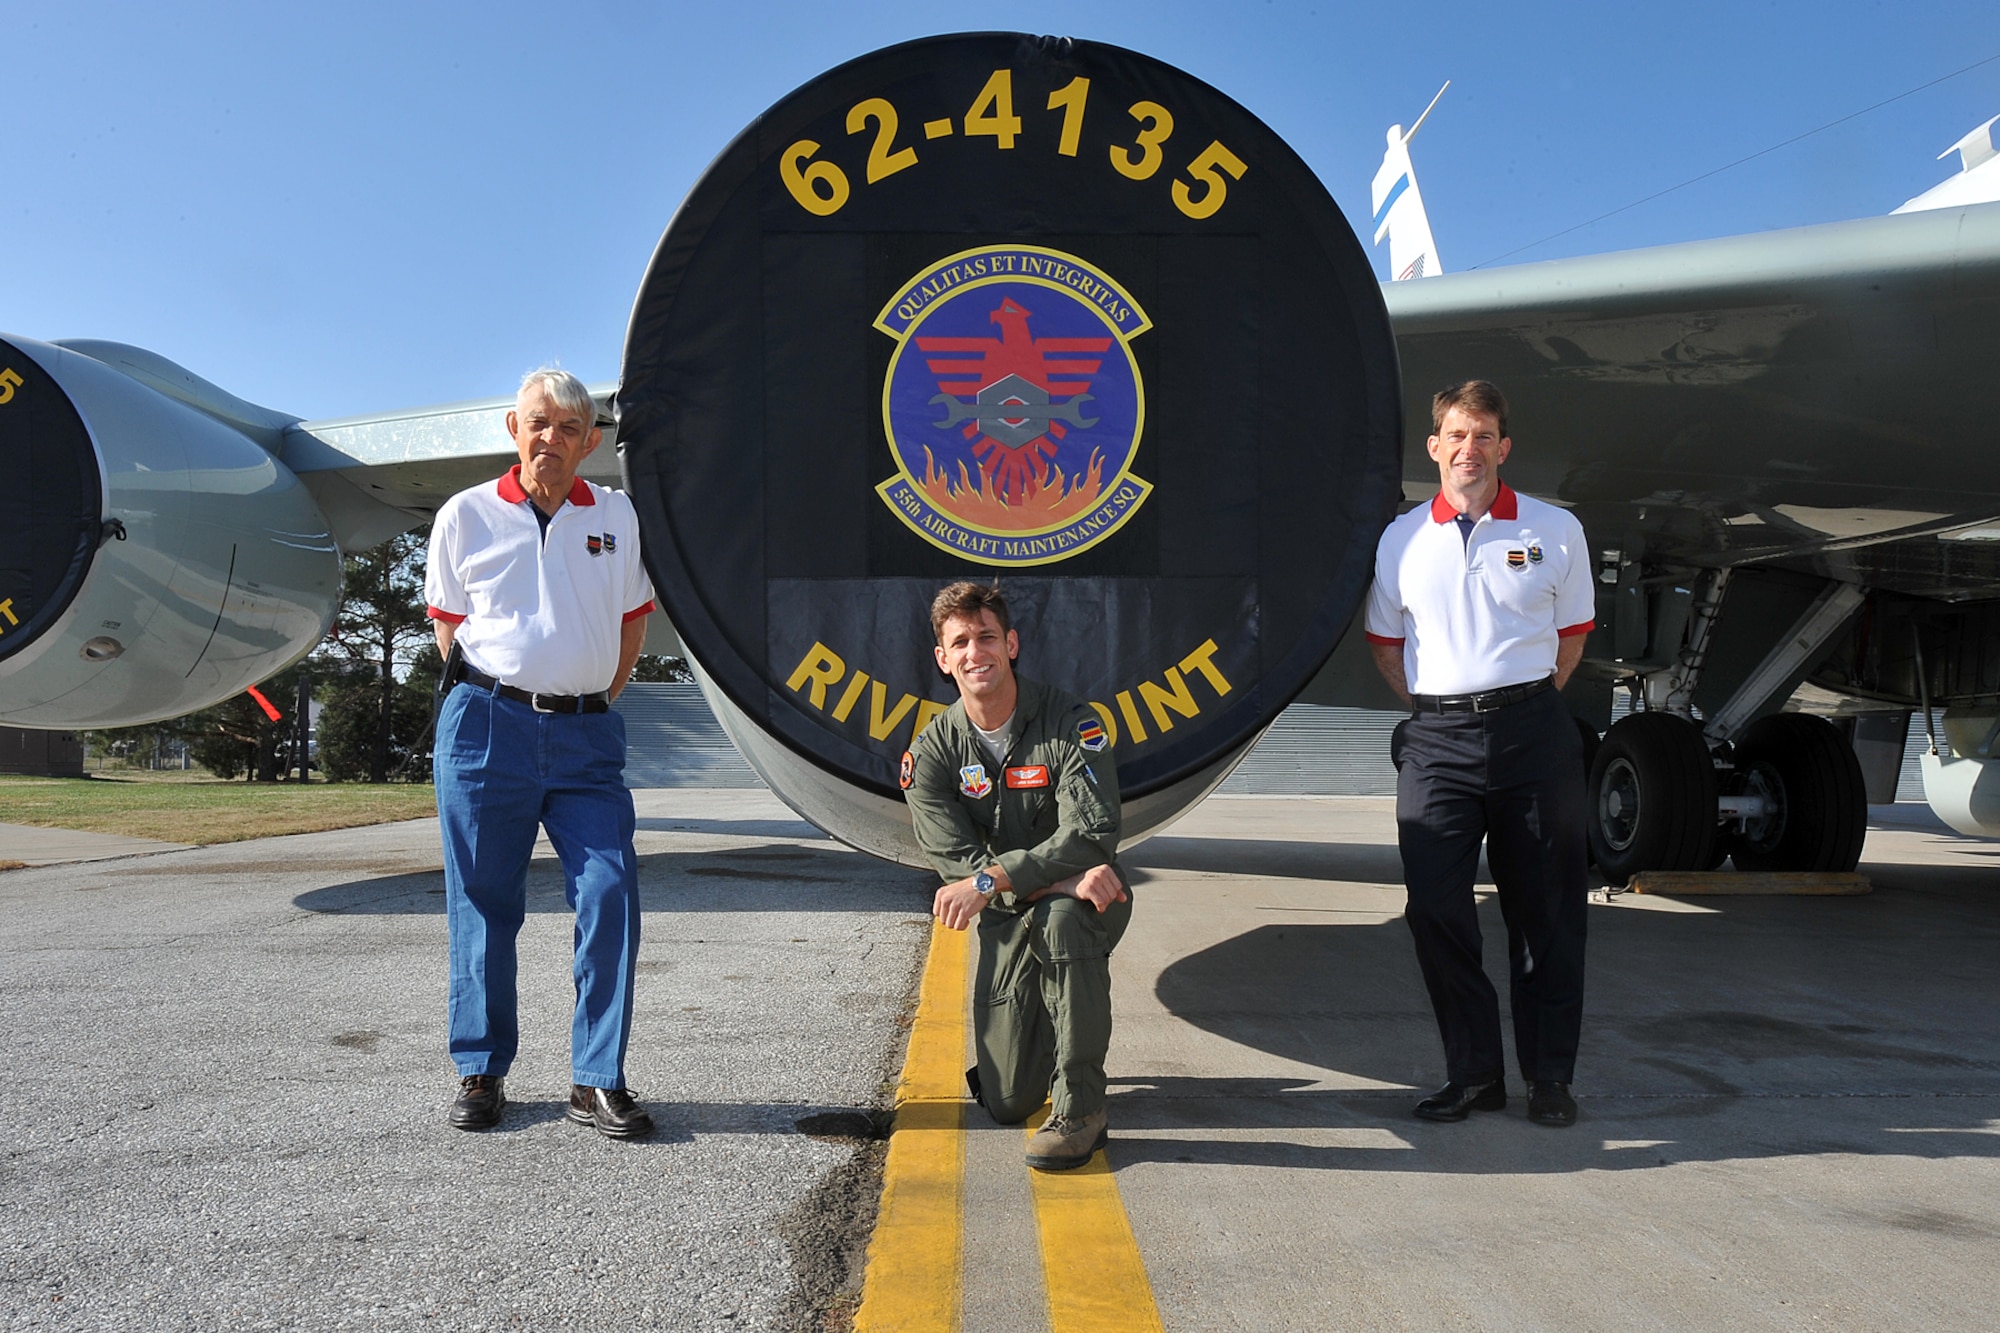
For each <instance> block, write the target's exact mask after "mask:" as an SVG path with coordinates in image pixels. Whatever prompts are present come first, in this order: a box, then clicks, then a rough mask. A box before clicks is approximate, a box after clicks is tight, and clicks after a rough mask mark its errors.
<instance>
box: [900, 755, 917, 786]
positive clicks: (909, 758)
mask: <svg viewBox="0 0 2000 1333" xmlns="http://www.w3.org/2000/svg"><path fill="white" fill-rule="evenodd" d="M916 780H917V756H916V755H914V754H912V753H911V752H910V751H908V750H905V751H903V766H902V767H901V768H900V769H898V770H897V772H896V785H897V786H899V787H901V788H902V789H903V790H904V791H908V790H909V789H910V784H911V783H912V782H915V781H916Z"/></svg>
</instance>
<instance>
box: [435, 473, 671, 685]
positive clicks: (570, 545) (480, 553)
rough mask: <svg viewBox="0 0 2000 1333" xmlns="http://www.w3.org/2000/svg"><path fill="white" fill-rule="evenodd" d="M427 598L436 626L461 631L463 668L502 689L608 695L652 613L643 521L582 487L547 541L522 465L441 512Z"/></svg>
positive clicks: (626, 501)
mask: <svg viewBox="0 0 2000 1333" xmlns="http://www.w3.org/2000/svg"><path fill="white" fill-rule="evenodd" d="M424 598H425V600H426V601H428V602H429V603H430V616H431V618H432V619H433V620H443V621H448V622H450V623H451V624H454V625H457V626H458V634H457V637H456V640H455V641H456V642H457V643H459V644H462V645H463V646H464V648H465V660H466V661H467V662H468V663H470V664H471V665H472V666H474V667H476V668H478V669H479V670H481V671H483V672H485V673H486V674H487V675H489V676H492V677H494V678H495V679H496V680H499V681H500V682H502V683H503V684H507V685H513V686H517V687H519V688H520V689H524V690H531V691H533V692H535V693H537V694H595V693H596V692H598V691H599V690H603V689H608V688H609V687H610V685H611V677H612V675H613V673H615V672H616V671H617V670H618V646H619V639H620V637H621V631H622V627H623V625H624V624H625V622H627V621H630V620H636V619H638V618H639V617H640V616H643V615H645V614H646V613H647V612H649V611H651V610H652V609H653V587H652V584H651V582H650V581H649V580H648V579H647V577H646V567H645V565H644V564H642V563H641V562H640V559H639V516H638V513H637V511H635V510H634V509H633V508H632V501H631V499H630V498H629V497H627V496H626V495H625V494H624V493H623V492H621V491H614V490H608V489H606V488H605V487H603V486H593V485H592V484H591V483H589V482H587V481H585V480H584V479H583V478H581V477H578V478H577V479H576V481H575V482H574V483H573V484H572V485H571V486H570V489H569V496H568V498H566V499H565V500H564V501H563V504H562V507H561V508H560V509H558V510H556V512H555V516H554V517H552V518H551V519H550V520H549V526H548V531H547V533H546V534H545V533H544V532H543V531H542V525H541V523H540V521H539V520H537V519H536V517H535V502H534V501H533V500H530V499H529V498H528V493H527V492H526V491H524V490H522V489H521V468H520V465H519V464H516V465H515V466H514V467H513V468H511V469H509V470H508V472H507V474H506V475H505V476H503V477H501V478H500V479H499V480H498V481H490V482H487V483H485V484H484V485H480V486H475V487H473V488H472V489H471V490H467V491H460V492H459V493H458V494H457V495H454V496H452V497H451V499H449V500H447V501H445V502H444V507H443V508H442V509H440V510H438V514H437V518H436V520H435V521H434V522H433V523H432V525H431V546H430V562H429V566H428V568H427V569H426V570H425V572H424Z"/></svg>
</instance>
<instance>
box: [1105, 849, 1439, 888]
mask: <svg viewBox="0 0 2000 1333" xmlns="http://www.w3.org/2000/svg"><path fill="white" fill-rule="evenodd" d="M1123 861H1124V862H1129V863H1130V864H1131V865H1132V867H1133V868H1134V869H1135V870H1136V871H1138V872H1139V873H1138V874H1136V875H1134V877H1133V878H1134V880H1135V881H1137V882H1139V883H1144V882H1145V872H1146V871H1148V870H1191V871H1196V872H1205V873H1208V874H1217V875H1242V874H1246V873H1253V872H1252V871H1251V870H1250V867H1252V866H1254V867H1255V870H1254V873H1255V874H1256V875H1258V876H1259V877H1260V878H1262V877H1274V878H1280V879H1324V880H1339V881H1344V882H1346V883H1350V884H1388V885H1393V886H1394V887H1396V888H1398V889H1400V888H1402V887H1403V859H1402V854H1401V853H1400V852H1398V851H1397V850H1396V848H1395V847H1394V846H1393V845H1391V846H1386V847H1385V846H1380V845H1375V844H1369V843H1352V844H1344V843H1335V842H1286V841H1281V840H1275V839H1274V840H1265V839H1261V838H1257V839H1250V838H1245V839H1236V838H1175V837H1159V838H1149V839H1147V840H1146V841H1145V842H1142V843H1140V844H1139V845H1138V846H1137V847H1134V848H1133V849H1132V850H1131V851H1130V852H1128V853H1125V854H1124V857H1123Z"/></svg>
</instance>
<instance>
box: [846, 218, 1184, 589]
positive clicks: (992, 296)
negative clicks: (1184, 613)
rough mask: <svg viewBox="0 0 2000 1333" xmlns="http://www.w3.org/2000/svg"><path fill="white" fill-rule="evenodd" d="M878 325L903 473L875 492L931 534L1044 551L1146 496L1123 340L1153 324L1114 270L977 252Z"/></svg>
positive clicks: (1035, 555) (1137, 405)
mask: <svg viewBox="0 0 2000 1333" xmlns="http://www.w3.org/2000/svg"><path fill="white" fill-rule="evenodd" d="M875 327H876V328H878V329H880V330H881V331H882V332H883V333H886V334H888V335H889V336H890V337H891V338H894V339H895V340H896V342H897V347H896V351H895V352H894V353H893V354H892V355H891V357H890V362H889V371H888V375H887V378H886V381H885V383H884V385H883V393H882V400H883V424H884V428H885V430H886V431H887V433H888V438H889V445H890V448H891V450H892V452H893V453H894V455H895V458H896V462H897V474H896V475H895V476H894V477H891V478H890V479H889V480H887V481H885V482H883V483H882V484H881V485H880V486H879V487H877V488H876V491H877V494H879V495H880V496H881V498H882V500H883V502H884V503H885V504H887V505H888V506H889V508H890V510H891V512H893V513H894V514H895V515H896V516H897V517H898V518H899V519H901V520H902V521H903V522H904V523H905V524H907V525H909V527H910V528H911V529H912V530H913V531H914V532H916V534H917V535H918V536H920V537H922V538H923V539H924V540H925V541H928V542H930V543H931V544H932V545H935V546H941V547H943V548H944V549H946V550H948V551H951V552H952V553H953V554H955V555H958V556H961V557H963V558H964V559H966V560H969V561H973V562H975V563H978V564H980V565H984V566H987V567H991V566H994V565H1038V564H1048V563H1051V562H1054V561H1058V560H1064V559H1067V558H1068V557H1070V556H1073V555H1076V554H1077V553H1079V552H1081V551H1084V550H1087V549H1089V548H1090V547H1092V546H1095V545H1096V544H1097V543H1099V542H1101V541H1103V540H1104V539H1105V538H1107V537H1109V536H1111V534H1112V533H1114V532H1115V531H1117V529H1118V528H1119V527H1120V526H1121V525H1122V524H1123V523H1124V522H1125V520H1126V519H1128V518H1130V517H1131V516H1132V514H1133V512H1134V511H1136V510H1137V509H1138V508H1139V506H1140V505H1141V504H1143V503H1145V499H1146V496H1147V495H1148V494H1149V493H1150V492H1151V490H1152V487H1151V486H1150V485H1149V484H1148V483H1147V482H1145V481H1142V480H1141V479H1140V478H1138V477H1135V476H1133V475H1132V474H1131V471H1130V465H1131V462H1132V458H1133V455H1134V454H1135V453H1136V452H1137V450H1138V447H1139V443H1140V439H1141V437H1142V435H1143V432H1144V427H1145V394H1144V389H1143V385H1142V383H1141V378H1140V374H1139V366H1138V362H1137V360H1136V359H1135V358H1134V357H1133V355H1132V351H1131V347H1130V345H1129V344H1130V342H1131V340H1132V339H1133V338H1136V337H1137V336H1139V335H1140V334H1141V333H1144V332H1145V331H1146V330H1147V329H1148V328H1150V327H1152V326H1151V323H1150V322H1149V321H1148V320H1147V318H1146V316H1145V313H1144V312H1143V311H1142V310H1140V309H1139V307H1138V304H1137V303H1136V302H1135V301H1133V300H1132V298H1131V297H1130V295H1129V294H1127V293H1126V292H1125V290H1124V289H1123V288H1122V287H1120V286H1119V285H1118V284H1117V283H1116V282H1115V281H1113V280H1112V278H1111V277H1110V276H1109V275H1108V274H1106V273H1104V272H1102V271H1101V270H1099V269H1097V268H1095V267H1094V266H1092V265H1090V264H1088V263H1086V262H1085V261H1084V260H1082V259H1079V258H1077V257H1076V256H1074V255H1069V254H1064V253H1063V252H1061V251H1058V250H1050V249H1046V248H1043V247H1039V246H1027V245H1001V246H993V247H987V248H982V249H979V250H967V251H963V252H961V253H959V254H955V255H951V256H948V257H946V258H944V259H941V260H939V261H937V262H936V263H935V264H932V265H931V266H930V267H929V268H927V269H925V270H924V271H923V272H921V273H919V274H918V275H917V276H916V277H914V278H912V279H911V280H910V281H909V282H908V283H906V284H905V285H904V287H903V288H902V290H900V291H899V292H898V293H897V294H896V296H895V297H893V298H892V299H891V300H890V302H889V304H888V305H887V306H886V307H884V308H883V311H882V313H881V315H879V316H878V317H877V319H876V321H875Z"/></svg>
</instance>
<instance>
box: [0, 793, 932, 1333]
mask: <svg viewBox="0 0 2000 1333" xmlns="http://www.w3.org/2000/svg"><path fill="white" fill-rule="evenodd" d="M638 795H639V806H640V831H639V834H638V840H637V841H638V850H639V853H640V857H641V879H642V886H643V889H642V891H643V893H644V897H645V905H646V909H647V910H646V918H645V926H644V932H645V933H644V938H643V942H642V946H641V952H640V964H639V967H640V973H641V976H640V985H639V989H638V999H637V1021H636V1028H635V1036H634V1041H633V1047H632V1051H631V1055H630V1059H629V1063H628V1070H629V1078H630V1082H631V1084H632V1086H633V1088H634V1089H635V1090H636V1091H637V1092H638V1094H639V1095H640V1097H641V1099H642V1100H643V1101H644V1102H645V1104H646V1105H648V1106H649V1107H650V1109H651V1110H652V1112H653V1115H654V1117H655V1119H656V1121H657V1122H658V1126H659V1132H658V1133H657V1134H656V1135H655V1137H654V1138H653V1139H651V1140H650V1141H646V1142H633V1143H614V1142H611V1141H608V1140H605V1139H602V1138H600V1137H599V1136H598V1135H597V1134H595V1133H594V1132H593V1131H591V1130H589V1129H586V1128H581V1127H578V1126H576V1125H572V1124H570V1123H569V1122H568V1121H567V1120H566V1119H565V1118H564V1110H565V1107H566V1101H567V1095H568V1090H569V1009H570V1002H571V983H570V979H569V947H570V933H571V927H570V922H569V916H568V913H567V910H566V908H565V905H564V902H563V897H562V881H561V875H560V871H559V869H558V868H557V866H556V865H555V863H554V861H553V859H552V856H551V855H550V853H549V850H548V847H547V844H546V842H544V843H543V845H542V847H541V848H540V849H539V851H538V855H537V858H536V860H535V862H534V866H533V869H532V871H531V873H530V878H529V916H528V921H527V925H526V928H525V930H524V931H523V936H522V945H521V954H522V965H521V983H522V985H521V988H522V1004H521V1012H522V1020H523V1041H522V1050H521V1055H520V1058H519V1060H518V1061H517V1062H516V1065H515V1068H514V1072H513V1074H512V1075H511V1076H510V1077H509V1079H508V1082H507V1092H508V1097H509V1100H510V1105H509V1106H508V1108H507V1114H506V1119H505V1121H504V1123H503V1125H502V1127H501V1128H500V1129H498V1130H495V1131H492V1132H489V1133H485V1134H468V1133H462V1132H459V1131H456V1130H453V1129H451V1128H450V1127H448V1126H447V1124H446V1122H445V1112H446V1108H447V1106H448V1105H449V1103H450V1101H451V1098H452V1096H453V1095H454V1094H455V1092H456V1075H455V1073H454V1071H453V1069H452V1067H451V1063H450V1060H449V1058H448V1057H447V1056H446V1054H445V1049H444V999H445V921H444V915H443V902H444V898H443V894H444V882H443V874H442V869H441V866H442V862H441V860H440V855H439V848H438V834H437V826H436V822H435V821H434V820H424V821H416V822H411V823H404V824H391V825H383V826H379V827H376V828H368V829H353V830H344V831H340V832H334V833H320V834H309V835H303V836H299V837H290V838H273V839H266V840H262V841H256V842H242V843H235V844H231V845H226V846H217V847H209V848H201V849H196V850H191V851H181V852H169V853H164V854H160V855H154V856H146V857H138V858H130V859H126V860H120V861H101V862H94V863H85V864H71V865H61V866H51V867H47V868H40V869H26V870H15V871H10V872H7V873H5V874H0V920H4V921H5V922H6V926H5V929H4V931H0V1012H5V1014H6V1015H7V1019H8V1021H7V1023H6V1025H5V1027H4V1030H0V1068H4V1070H5V1072H6V1077H5V1079H0V1124H4V1125H5V1126H6V1128H5V1129H4V1130H0V1145H4V1147H0V1327H4V1328H8V1329H17V1328H18V1329H26V1328H79V1329H82V1328H90V1329H107V1328H113V1329H121V1330H127V1329H130V1330H141V1329H232V1330H233V1329H266V1328H270V1329H292V1328H299V1329H349V1328H351V1329H401V1328H417V1327H449V1328H454V1329H514V1328H570V1327H582V1326H585V1325H590V1326H595V1327H600V1328H607V1329H626V1328H667V1329H734V1328H746V1329H767V1328H781V1329H783V1328H799V1329H803V1328H810V1327H817V1326H819V1323H820V1320H819V1311H820V1310H821V1309H823V1308H824V1307H825V1306H826V1305H828V1304H829V1302H831V1301H833V1300H835V1299H836V1298H837V1296H838V1287H839V1285H840V1283H841V1282H842V1281H843V1280H845V1278H846V1276H847V1273H848V1267H849V1263H848V1260H849V1255H848V1253H847V1252H846V1251H847V1250H848V1249H849V1248H851V1247H858V1246H859V1245H860V1244H863V1243H865V1239H866V1227H867V1223H868V1221H869V1219H870V1217H871V1216H872V1212H873V1207H874V1193H873V1191H874V1185H873V1177H872V1165H873V1164H872V1157H873V1156H876V1155H879V1151H880V1145H879V1144H876V1143H873V1142H870V1141H869V1139H868V1133H869V1129H870V1126H869V1122H868V1120H867V1119H866V1117H865V1116H856V1115H853V1114H849V1115H847V1116H845V1117H844V1119H843V1118H841V1116H842V1113H843V1112H849V1113H851V1112H855V1111H861V1112H865V1111H867V1110H870V1109H872V1108H874V1107H876V1106H878V1105H881V1104H883V1103H884V1101H885V1094H884V1090H883V1084H884V1081H885V1080H888V1079H893V1076H894V1072H895V1069H896V1067H897V1064H898V1062H899V1061H900V1059H901V1054H902V1050H901V1043H902V1036H903V1030H902V1027H901V1026H900V1023H901V1020H902V1019H903V1018H904V1015H905V1010H906V1007H907V1004H908V1000H909V997H910V995H911V993H912V987H913V985H914V982H915V977H916V969H917V967H918V965H919V963H920V962H921V959H922V956H923V948H924V945H925V943H926V941H927V939H928V930H929V925H930V920H929V915H928V905H929V892H930V890H929V877H927V876H923V875H918V874H915V873H914V872H911V871H908V870H903V869H900V868H897V867H894V866H887V865H884V864H882V863H881V862H878V861H875V860H872V859H871V858H868V857H865V856H862V855H861V854H859V853H855V852H849V851H846V850H845V849H842V848H840V847H838V846H837V845H835V844H833V843H832V842H830V841H828V840H827V839H826V838H824V837H823V836H822V835H820V834H819V833H817V832H816V831H815V830H813V829H811V828H810V827H809V826H807V825H805V824H804V823H801V822H799V821H798V820H796V819H795V818H793V817H792V816H791V814H790V812H789V811H787V810H785V809H784V807H783V806H782V805H780V804H779V803H778V802H777V801H776V800H775V799H773V798H772V797H770V796H768V795H766V794H764V793H762V792H685V791H680V792H641V793H639V794H638ZM812 1117H833V1119H832V1120H831V1122H830V1123H829V1122H828V1121H827V1120H814V1119H812ZM801 1121H805V1122H806V1123H807V1127H808V1128H811V1129H816V1130H819V1131H821V1132H820V1134H819V1136H818V1137H814V1136H811V1135H808V1134H806V1133H802V1132H800V1128H799V1125H800V1122H801ZM828 1130H831V1131H832V1133H827V1132H826V1131H828ZM843 1133H844V1134H845V1135H846V1137H843V1136H842V1135H843Z"/></svg>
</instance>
